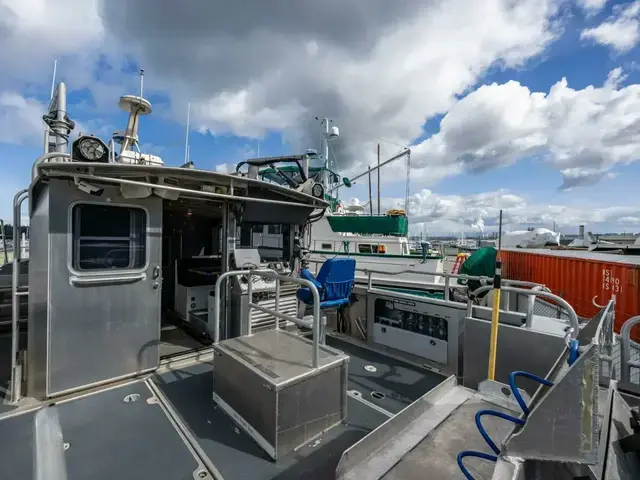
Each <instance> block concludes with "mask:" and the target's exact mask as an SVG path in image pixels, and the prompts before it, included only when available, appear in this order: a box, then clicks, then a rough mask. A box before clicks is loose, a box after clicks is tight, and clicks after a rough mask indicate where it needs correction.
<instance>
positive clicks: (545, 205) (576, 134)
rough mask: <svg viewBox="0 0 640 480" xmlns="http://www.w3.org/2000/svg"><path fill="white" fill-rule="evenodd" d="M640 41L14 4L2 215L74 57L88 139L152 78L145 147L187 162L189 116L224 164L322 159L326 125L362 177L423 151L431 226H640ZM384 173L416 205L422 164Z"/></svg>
mask: <svg viewBox="0 0 640 480" xmlns="http://www.w3.org/2000/svg"><path fill="white" fill-rule="evenodd" d="M639 42H640V0H636V1H626V2H616V1H613V0H609V1H607V0H396V1H394V2H389V1H388V0H324V1H317V0H269V1H264V0H245V1H236V2H228V1H218V0H190V1H182V2H177V1H175V0H102V1H101V0H0V72H2V73H1V75H0V218H5V219H7V220H8V219H9V217H10V212H11V207H10V205H11V198H12V197H13V194H14V193H15V191H16V190H18V189H20V188H23V187H24V186H26V185H27V183H28V181H29V171H30V165H31V163H32V162H33V160H34V159H35V157H37V156H38V155H39V154H40V153H41V149H42V146H41V145H42V133H43V127H42V121H41V117H42V114H43V111H44V109H45V105H46V104H47V103H48V100H49V95H50V88H51V73H52V65H53V59H54V57H58V59H59V61H58V80H63V81H65V82H66V84H67V87H68V90H69V95H68V111H69V114H70V115H71V117H72V118H73V119H74V120H75V121H76V123H77V125H78V128H77V130H80V129H82V130H83V131H85V132H91V133H95V134H98V135H100V136H102V137H103V138H104V139H105V140H108V138H109V136H110V134H111V133H112V132H113V131H114V130H117V129H122V128H124V125H125V122H126V113H123V112H121V111H119V110H118V107H117V100H118V97H119V96H120V95H123V94H128V93H133V94H135V93H137V92H138V82H139V78H138V71H139V69H140V68H144V70H145V97H147V98H148V99H149V100H150V101H151V103H152V104H153V107H154V112H153V114H152V115H151V116H149V117H145V118H144V119H143V120H142V125H141V128H140V135H141V143H142V146H143V149H144V150H146V151H147V152H149V153H154V154H157V155H160V156H162V157H163V159H164V161H165V163H167V164H169V165H178V164H180V163H182V161H183V158H184V136H185V126H186V125H185V124H186V110H187V102H189V101H190V102H191V103H192V109H191V112H192V115H191V159H192V160H193V161H194V162H195V163H196V166H197V167H198V168H204V169H224V168H226V167H225V166H226V165H229V164H235V163H236V162H238V161H240V160H242V159H244V158H247V157H251V156H256V155H257V154H258V152H259V153H260V155H261V156H267V155H277V154H287V153H296V152H301V151H304V150H306V149H307V148H319V143H320V128H321V127H320V126H319V125H318V122H317V120H316V119H315V118H316V117H325V116H326V117H330V118H331V119H333V122H334V125H338V126H339V127H340V132H341V136H340V138H339V139H338V140H336V141H335V142H334V143H333V145H332V158H331V160H332V162H334V161H335V162H336V163H337V165H338V166H339V168H340V170H341V171H342V173H343V174H345V175H349V174H355V173H359V172H360V171H362V170H364V169H366V167H367V165H370V164H373V163H374V162H375V161H376V144H378V143H379V144H380V148H381V152H382V158H383V159H384V158H387V157H390V156H392V155H394V154H396V153H398V152H399V151H401V150H402V149H403V148H404V147H406V146H410V147H411V152H412V153H411V172H410V173H411V175H410V202H409V203H410V205H411V208H410V217H411V220H412V222H413V225H414V226H413V228H414V229H416V230H422V229H426V230H427V232H428V233H446V232H454V231H459V230H460V229H461V228H463V229H464V230H465V231H467V232H471V231H473V230H474V228H476V227H477V225H478V224H484V225H485V229H486V230H487V231H490V230H492V229H493V228H494V225H495V223H496V219H497V212H498V210H499V209H500V208H502V209H503V210H504V215H505V222H506V223H507V224H508V228H509V229H512V230H513V229H517V228H522V227H527V226H544V227H549V228H550V227H551V226H552V225H553V223H554V222H555V223H556V224H557V225H558V226H559V229H560V230H561V231H563V232H574V231H576V230H577V225H578V224H581V223H585V224H586V225H587V229H589V230H592V231H601V232H604V231H615V230H619V231H627V232H630V231H640V202H638V201H637V189H638V184H639V181H640V162H638V160H639V159H640V63H639V60H640V58H639V52H640V49H639V48H638V43H639ZM381 176H382V197H383V208H388V207H391V206H395V205H404V196H405V188H406V185H405V181H406V164H405V163H403V162H397V163H394V164H392V165H390V166H389V167H386V168H384V169H383V171H382V175H381ZM374 192H375V188H374ZM340 194H341V197H342V198H343V199H344V200H345V201H347V202H350V201H360V203H364V202H366V201H367V185H366V183H361V182H359V183H357V184H355V185H354V186H353V187H352V189H351V190H350V191H346V189H341V191H340ZM356 199H357V200H356ZM374 199H375V193H374ZM461 225H463V226H462V227H461Z"/></svg>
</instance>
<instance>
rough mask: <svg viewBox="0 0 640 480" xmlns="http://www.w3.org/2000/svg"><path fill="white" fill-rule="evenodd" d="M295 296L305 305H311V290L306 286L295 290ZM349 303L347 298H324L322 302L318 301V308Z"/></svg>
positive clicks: (322, 308) (334, 306)
mask: <svg viewBox="0 0 640 480" xmlns="http://www.w3.org/2000/svg"><path fill="white" fill-rule="evenodd" d="M296 297H297V298H298V300H300V301H301V302H303V303H306V304H307V305H313V295H312V294H311V290H309V289H308V288H304V287H302V288H299V289H298V291H297V292H296ZM348 304H349V298H338V299H336V300H326V301H324V302H320V309H321V310H324V309H327V308H336V307H341V306H343V305H348Z"/></svg>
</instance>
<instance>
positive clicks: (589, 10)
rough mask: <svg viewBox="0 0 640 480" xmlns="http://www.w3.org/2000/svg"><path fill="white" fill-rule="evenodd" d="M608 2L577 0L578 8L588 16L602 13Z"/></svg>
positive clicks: (605, 0) (604, 0)
mask: <svg viewBox="0 0 640 480" xmlns="http://www.w3.org/2000/svg"><path fill="white" fill-rule="evenodd" d="M607 1H608V0H577V3H578V6H579V7H580V8H582V9H583V10H584V12H585V13H586V14H587V16H591V15H595V14H596V13H598V12H600V11H601V10H602V9H603V8H604V6H605V5H606V4H607Z"/></svg>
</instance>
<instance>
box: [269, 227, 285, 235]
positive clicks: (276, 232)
mask: <svg viewBox="0 0 640 480" xmlns="http://www.w3.org/2000/svg"><path fill="white" fill-rule="evenodd" d="M281 233H282V225H269V235H280V234H281Z"/></svg>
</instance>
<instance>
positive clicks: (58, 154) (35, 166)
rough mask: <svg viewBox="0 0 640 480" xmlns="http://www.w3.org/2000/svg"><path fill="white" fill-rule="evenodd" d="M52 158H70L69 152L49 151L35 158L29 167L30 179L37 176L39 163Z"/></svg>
mask: <svg viewBox="0 0 640 480" xmlns="http://www.w3.org/2000/svg"><path fill="white" fill-rule="evenodd" d="M52 158H64V159H68V160H71V154H70V153H63V152H50V153H45V154H44V155H41V156H39V157H38V158H36V161H35V162H33V166H32V167H31V181H33V180H35V178H36V177H37V176H38V165H40V164H41V163H45V162H46V161H48V160H51V159H52Z"/></svg>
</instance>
